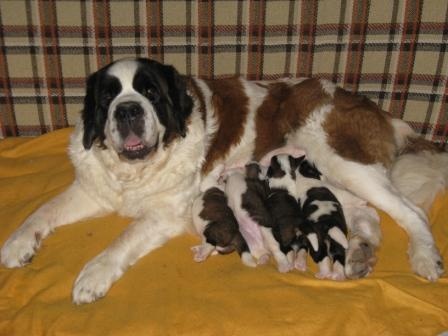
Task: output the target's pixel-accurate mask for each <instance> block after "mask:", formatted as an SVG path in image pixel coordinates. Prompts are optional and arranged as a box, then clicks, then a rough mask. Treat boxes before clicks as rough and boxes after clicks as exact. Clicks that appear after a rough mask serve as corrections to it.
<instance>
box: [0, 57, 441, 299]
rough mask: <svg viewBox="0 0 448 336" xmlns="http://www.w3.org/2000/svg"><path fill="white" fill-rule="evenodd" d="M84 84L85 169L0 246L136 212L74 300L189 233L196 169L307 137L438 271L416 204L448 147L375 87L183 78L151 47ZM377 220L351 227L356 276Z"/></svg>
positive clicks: (430, 191)
mask: <svg viewBox="0 0 448 336" xmlns="http://www.w3.org/2000/svg"><path fill="white" fill-rule="evenodd" d="M86 91H87V93H86V96H85V100H84V103H85V106H84V109H83V111H82V120H81V122H79V123H78V125H77V126H76V128H75V131H74V132H73V134H72V137H71V143H70V147H69V154H70V158H71V160H72V161H73V164H74V166H75V169H76V178H75V181H74V182H73V184H72V185H71V186H70V187H69V188H68V189H67V190H66V191H65V192H63V193H62V194H60V195H59V196H57V197H56V198H54V199H53V200H51V201H50V202H48V203H46V204H44V205H43V206H42V207H40V208H39V209H38V210H37V211H35V212H34V213H33V214H32V215H31V216H30V217H29V218H28V219H26V221H25V222H24V223H23V224H22V226H21V227H19V228H18V229H17V230H16V231H15V232H14V233H13V234H12V235H11V237H10V238H9V239H8V240H7V241H6V242H5V243H4V245H3V247H2V249H1V262H2V264H3V265H4V266H6V267H20V266H24V265H25V264H27V263H28V262H30V260H31V258H32V257H33V255H34V254H35V253H36V251H37V250H38V248H39V246H40V244H41V242H42V240H43V239H44V238H46V237H47V236H48V235H49V234H50V233H51V232H52V231H53V230H54V229H56V228H57V227H59V226H62V225H67V224H70V223H74V222H77V221H79V220H82V219H85V218H88V217H93V216H99V215H104V214H107V213H111V212H114V211H116V212H118V213H119V214H121V215H123V216H129V217H132V218H134V221H133V223H132V224H130V225H129V226H128V227H127V229H126V230H125V231H124V232H123V233H122V234H121V235H120V236H119V237H118V238H117V239H116V240H115V241H114V242H113V243H112V244H111V245H110V246H109V247H108V248H106V249H105V250H104V251H103V252H102V253H100V254H99V255H98V256H96V257H95V258H93V259H92V260H91V261H90V262H88V263H87V264H86V265H85V267H84V268H83V269H82V270H81V272H80V274H79V276H78V278H77V279H76V281H75V283H74V288H73V301H74V302H75V303H77V304H81V303H86V302H92V301H94V300H96V299H98V298H100V297H102V296H104V295H105V294H106V292H107V291H108V290H109V288H110V287H111V285H112V284H113V283H114V282H115V281H116V280H118V279H119V278H120V277H121V276H122V275H123V273H124V271H125V270H126V269H127V268H128V267H129V266H131V265H133V264H134V263H135V262H136V261H137V260H138V259H139V258H141V257H142V256H144V255H146V254H147V253H149V252H150V251H152V250H154V249H156V248H158V247H160V246H162V245H163V244H164V243H165V242H166V241H167V240H168V239H170V238H172V237H174V236H177V235H179V234H181V233H183V232H185V231H186V229H187V227H188V226H189V225H190V223H191V204H192V202H193V200H194V199H195V198H196V197H198V196H199V193H200V191H199V185H200V182H201V180H202V179H203V178H205V177H206V176H207V174H209V173H210V172H212V170H213V169H214V168H215V167H216V166H217V165H220V164H224V165H226V166H240V165H244V164H245V163H247V162H249V161H251V160H260V158H262V157H263V156H264V155H265V154H266V153H268V152H270V151H272V150H275V149H277V148H280V147H282V146H290V147H291V146H298V147H300V148H302V149H304V150H305V151H306V153H307V157H308V159H309V160H311V161H312V162H314V163H315V164H316V166H317V167H318V168H319V170H320V171H321V172H322V174H323V175H325V176H326V177H327V178H328V179H329V180H330V181H331V182H332V183H334V184H335V185H338V186H341V187H344V188H346V189H347V190H349V191H350V192H352V193H354V194H355V195H357V196H359V197H360V198H362V199H364V200H366V201H368V202H370V203H371V204H373V205H374V206H376V207H377V208H379V209H381V210H384V211H385V212H387V213H388V214H389V215H390V216H391V217H392V218H394V219H395V220H396V222H397V223H398V224H399V225H400V226H401V227H402V228H403V229H404V230H406V231H407V233H408V234H409V237H410V246H409V258H410V263H411V266H412V268H413V270H414V271H415V272H416V273H417V274H419V275H420V276H422V277H424V278H427V279H429V280H431V281H435V280H437V279H438V278H439V276H440V275H441V274H442V273H443V263H442V259H441V256H440V253H439V251H438V249H437V247H436V245H435V243H434V239H433V236H432V234H431V231H430V228H429V225H428V219H427V216H426V214H425V212H424V211H423V210H422V209H421V208H420V207H417V206H416V205H414V204H415V202H418V203H419V204H420V205H423V206H424V205H425V204H426V206H428V205H427V204H430V202H431V198H432V197H433V195H434V193H435V192H436V191H437V190H440V189H443V187H444V185H443V183H444V181H445V179H446V178H447V175H448V171H446V170H447V168H446V167H448V164H447V163H448V159H447V157H448V155H447V154H446V153H440V152H438V151H437V150H436V149H435V147H433V146H432V144H430V143H429V142H427V141H425V140H422V139H420V138H418V137H417V136H416V135H415V134H413V132H412V131H411V129H410V127H409V126H407V125H406V124H405V123H404V122H402V121H400V120H396V119H392V118H391V117H390V116H389V115H388V114H387V113H385V112H383V111H382V110H380V109H379V108H378V107H377V105H375V104H374V103H373V102H371V101H369V100H368V99H366V98H364V97H362V96H359V95H353V94H350V93H348V92H347V91H344V90H343V89H341V88H338V87H336V86H335V85H334V84H332V83H330V82H328V81H323V80H317V79H297V80H280V81H275V82H251V81H246V80H244V79H241V78H239V79H238V78H234V79H222V80H209V81H206V80H199V79H194V78H187V77H184V76H181V75H179V73H178V72H177V71H176V70H175V68H173V67H172V66H167V65H163V64H160V63H158V62H156V61H153V60H148V59H124V60H120V61H117V62H114V63H112V64H110V65H108V66H106V67H104V68H102V69H100V70H98V71H97V72H96V73H94V74H92V75H91V76H90V77H89V78H88V80H87V90H86ZM428 160H430V162H431V163H428V162H429V161H428ZM401 161H402V162H403V163H401V164H400V162H401ZM412 165H415V167H418V169H419V170H420V171H421V173H420V174H417V175H416V174H415V169H413V168H412V167H413V166H412ZM444 169H445V171H443V170H444ZM391 170H392V171H395V172H396V173H395V176H396V180H397V181H396V183H395V184H393V183H392V182H391V174H390V171H391ZM409 171H412V173H413V174H414V176H412V177H410V176H409V174H407V172H409ZM406 179H407V180H406ZM433 181H435V182H433ZM395 185H396V186H398V187H396V186H395ZM422 186H424V188H421V187H422ZM436 189H437V190H436ZM399 190H400V191H399ZM419 190H423V194H422V193H420V192H419ZM405 194H406V195H407V196H406V195H405ZM411 199H412V200H414V202H411ZM173 204H175V206H173ZM374 225H375V224H372V226H369V222H368V221H364V222H362V221H361V223H359V225H358V227H352V236H351V239H350V242H351V244H350V245H349V250H348V252H347V254H348V258H350V256H352V257H353V260H352V262H353V263H357V265H356V267H352V268H350V267H348V268H347V269H346V273H347V275H348V276H349V277H352V278H356V277H359V276H363V275H365V274H366V273H367V272H366V271H365V270H366V269H367V267H369V262H370V259H371V258H372V256H373V253H374V251H373V250H374V247H375V246H376V245H377V242H378V240H379V230H378V228H375V227H373V226H374ZM352 266H353V265H352Z"/></svg>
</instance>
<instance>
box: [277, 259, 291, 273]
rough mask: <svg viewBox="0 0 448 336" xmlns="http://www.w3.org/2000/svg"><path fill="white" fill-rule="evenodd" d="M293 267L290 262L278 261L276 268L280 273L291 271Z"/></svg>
mask: <svg viewBox="0 0 448 336" xmlns="http://www.w3.org/2000/svg"><path fill="white" fill-rule="evenodd" d="M293 268H294V265H293V264H291V263H290V262H280V263H278V265H277V269H278V271H279V272H280V273H288V272H290V271H292V270H293Z"/></svg>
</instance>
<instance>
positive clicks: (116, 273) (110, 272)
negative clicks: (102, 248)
mask: <svg viewBox="0 0 448 336" xmlns="http://www.w3.org/2000/svg"><path fill="white" fill-rule="evenodd" d="M122 274H123V271H122V270H121V269H120V267H119V265H117V264H116V263H114V262H113V261H111V260H109V259H108V258H106V257H104V256H101V255H100V256H98V257H96V258H95V259H93V260H92V261H90V262H89V263H88V264H86V265H85V266H84V268H83V269H82V271H81V273H79V275H78V278H77V279H76V281H75V285H74V287H73V302H74V303H76V304H82V303H90V302H93V301H95V300H97V299H99V298H101V297H103V296H104V295H106V293H107V291H108V290H109V288H110V287H111V286H112V284H113V283H114V282H115V280H117V279H118V278H119V277H120V276H121V275H122Z"/></svg>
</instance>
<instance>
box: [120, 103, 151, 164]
mask: <svg viewBox="0 0 448 336" xmlns="http://www.w3.org/2000/svg"><path fill="white" fill-rule="evenodd" d="M114 116H115V119H116V122H117V130H118V132H119V133H120V136H121V138H122V139H123V148H122V150H121V152H120V155H121V156H123V157H124V158H126V159H128V160H135V159H144V158H145V157H146V156H147V155H148V154H149V153H150V152H151V151H152V150H153V149H154V148H155V145H149V144H148V143H146V142H145V140H144V134H145V118H144V116H145V111H144V109H143V107H142V106H141V105H140V103H138V102H134V101H126V102H122V103H119V104H118V105H117V106H116V108H115V112H114Z"/></svg>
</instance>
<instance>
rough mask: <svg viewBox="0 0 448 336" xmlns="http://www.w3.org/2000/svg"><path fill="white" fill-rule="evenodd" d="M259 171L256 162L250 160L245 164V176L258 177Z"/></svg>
mask: <svg viewBox="0 0 448 336" xmlns="http://www.w3.org/2000/svg"><path fill="white" fill-rule="evenodd" d="M260 172H261V169H260V166H259V165H258V164H257V163H255V162H251V163H248V164H247V165H246V177H247V178H250V179H258V178H259V176H260Z"/></svg>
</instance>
